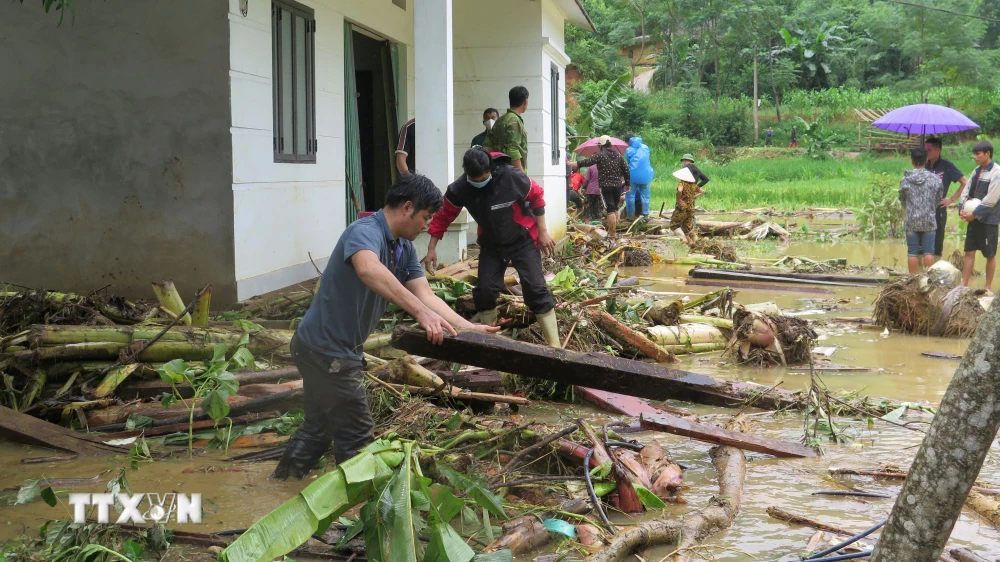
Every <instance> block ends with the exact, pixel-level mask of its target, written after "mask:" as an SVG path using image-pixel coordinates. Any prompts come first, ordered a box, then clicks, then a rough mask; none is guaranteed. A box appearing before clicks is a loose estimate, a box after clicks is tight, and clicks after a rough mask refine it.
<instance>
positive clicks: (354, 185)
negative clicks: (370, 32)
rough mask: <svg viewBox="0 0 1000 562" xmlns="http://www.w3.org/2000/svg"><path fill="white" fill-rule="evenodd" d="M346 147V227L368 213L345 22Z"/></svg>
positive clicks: (349, 38) (350, 34)
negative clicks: (363, 187)
mask: <svg viewBox="0 0 1000 562" xmlns="http://www.w3.org/2000/svg"><path fill="white" fill-rule="evenodd" d="M344 113H345V115H344V147H345V150H346V153H347V155H346V156H347V158H346V161H347V189H346V190H345V194H346V197H347V224H351V223H352V222H354V221H356V220H358V213H360V212H361V211H364V210H365V192H364V189H362V186H361V182H362V181H363V180H364V178H362V177H361V133H360V131H359V128H358V89H357V84H356V83H355V79H354V29H353V28H352V27H351V24H350V23H348V22H346V21H345V22H344Z"/></svg>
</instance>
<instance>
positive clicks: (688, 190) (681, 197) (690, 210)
mask: <svg viewBox="0 0 1000 562" xmlns="http://www.w3.org/2000/svg"><path fill="white" fill-rule="evenodd" d="M674 177H675V178H677V179H679V180H680V183H679V184H677V205H676V206H674V214H673V215H671V217H670V230H672V231H674V232H676V233H677V235H678V236H680V237H681V240H683V241H684V242H685V243H687V242H688V241H689V236H690V234H691V231H692V230H694V200H695V199H697V198H698V197H701V196H702V195H704V194H705V190H704V189H702V188H700V187H698V184H696V183H695V178H694V174H692V173H691V170H690V169H688V168H687V167H683V168H681V169H680V170H677V171H676V172H674Z"/></svg>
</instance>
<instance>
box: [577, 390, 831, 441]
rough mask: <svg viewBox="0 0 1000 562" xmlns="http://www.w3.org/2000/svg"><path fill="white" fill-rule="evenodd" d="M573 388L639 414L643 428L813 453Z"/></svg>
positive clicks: (618, 410)
mask: <svg viewBox="0 0 1000 562" xmlns="http://www.w3.org/2000/svg"><path fill="white" fill-rule="evenodd" d="M576 391H577V394H579V395H581V396H583V398H584V400H587V401H588V402H593V403H594V404H597V405H598V406H599V407H601V408H603V409H605V410H610V411H612V412H615V413H616V414H624V415H626V416H632V417H635V418H639V419H640V420H642V421H641V422H640V424H641V425H642V427H643V428H645V429H657V430H660V431H664V432H666V433H673V434H676V435H682V436H684V437H690V438H691V439H695V440H697V441H705V442H708V443H715V444H717V445H729V446H732V447H736V448H738V449H746V450H747V451H755V452H758V453H767V454H769V455H774V456H776V457H815V456H816V451H815V450H813V449H812V448H810V447H804V446H802V445H799V444H798V443H792V442H790V441H781V440H779V439H769V438H767V437H759V436H756V435H750V434H748V433H742V432H739V431H730V430H727V429H722V428H721V427H717V426H714V425H709V424H704V423H701V422H698V421H695V420H691V419H684V418H683V417H681V416H675V415H674V414H671V413H669V412H664V411H663V410H660V409H658V408H656V407H654V406H651V405H649V404H647V403H646V402H644V401H642V400H639V399H637V398H633V397H631V396H624V395H621V394H617V393H614V392H605V391H603V390H596V389H593V388H586V387H577V388H576Z"/></svg>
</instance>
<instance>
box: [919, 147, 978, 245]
mask: <svg viewBox="0 0 1000 562" xmlns="http://www.w3.org/2000/svg"><path fill="white" fill-rule="evenodd" d="M924 148H925V149H926V150H927V165H926V166H924V168H926V169H927V170H928V171H929V172H933V173H935V174H937V177H938V178H940V179H941V197H939V198H938V199H940V200H941V201H940V202H939V203H938V208H937V214H936V215H935V218H937V234H935V238H934V261H937V260H939V259H941V255H942V254H943V252H944V227H945V225H946V224H948V207H950V206H951V205H954V204H955V201H958V197H959V196H960V195H962V190H963V189H965V182H966V181H968V180H966V179H965V175H964V174H962V171H961V170H959V169H958V166H956V165H955V164H953V163H952V162H951V161H950V160H945V159H943V158H941V139H939V138H937V137H930V138H928V139H927V140H926V141H925V142H924ZM952 183H958V189H956V190H955V194H954V195H952V196H951V197H948V187H949V186H950V185H951V184H952Z"/></svg>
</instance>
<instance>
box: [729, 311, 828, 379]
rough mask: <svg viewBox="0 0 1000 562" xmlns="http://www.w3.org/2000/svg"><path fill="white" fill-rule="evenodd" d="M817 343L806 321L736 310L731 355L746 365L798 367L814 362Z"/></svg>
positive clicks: (814, 334)
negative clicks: (813, 357) (814, 350)
mask: <svg viewBox="0 0 1000 562" xmlns="http://www.w3.org/2000/svg"><path fill="white" fill-rule="evenodd" d="M815 341H816V332H815V331H813V329H812V328H810V327H809V322H808V321H807V320H804V319H802V318H793V317H791V316H784V315H780V314H761V313H759V312H755V311H751V310H747V309H745V308H743V307H737V308H736V310H734V311H733V336H732V339H731V340H730V342H729V349H728V351H729V354H730V355H731V356H732V357H733V358H735V359H736V361H738V362H739V363H743V364H751V365H756V366H759V367H765V366H774V365H797V364H802V363H808V362H810V361H811V360H812V346H813V343H814V342H815Z"/></svg>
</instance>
